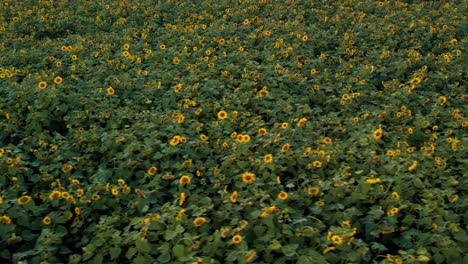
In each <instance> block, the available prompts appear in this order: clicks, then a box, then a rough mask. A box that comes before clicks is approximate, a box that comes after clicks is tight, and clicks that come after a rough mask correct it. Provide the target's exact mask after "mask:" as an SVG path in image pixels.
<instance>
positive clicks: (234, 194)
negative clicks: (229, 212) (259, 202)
mask: <svg viewBox="0 0 468 264" xmlns="http://www.w3.org/2000/svg"><path fill="white" fill-rule="evenodd" d="M237 196H238V193H237V191H234V192H233V193H232V194H231V196H230V197H229V201H230V202H231V203H235V202H237Z"/></svg>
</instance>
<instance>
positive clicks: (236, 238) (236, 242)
mask: <svg viewBox="0 0 468 264" xmlns="http://www.w3.org/2000/svg"><path fill="white" fill-rule="evenodd" d="M231 241H232V243H234V244H239V243H240V242H242V237H241V236H239V235H235V236H233V237H232V239H231Z"/></svg>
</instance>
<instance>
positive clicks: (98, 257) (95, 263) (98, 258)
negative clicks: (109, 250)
mask: <svg viewBox="0 0 468 264" xmlns="http://www.w3.org/2000/svg"><path fill="white" fill-rule="evenodd" d="M103 261H104V257H103V256H102V254H97V255H96V256H94V258H93V259H92V260H90V261H89V262H88V263H90V264H101V263H103Z"/></svg>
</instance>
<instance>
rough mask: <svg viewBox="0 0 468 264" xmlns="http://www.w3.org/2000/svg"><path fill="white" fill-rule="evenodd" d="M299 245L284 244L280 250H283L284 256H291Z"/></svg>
mask: <svg viewBox="0 0 468 264" xmlns="http://www.w3.org/2000/svg"><path fill="white" fill-rule="evenodd" d="M298 247H299V245H298V244H290V245H286V246H283V247H282V248H281V252H283V254H284V255H285V256H286V257H292V256H294V255H296V249H297V248H298Z"/></svg>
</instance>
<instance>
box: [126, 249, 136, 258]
mask: <svg viewBox="0 0 468 264" xmlns="http://www.w3.org/2000/svg"><path fill="white" fill-rule="evenodd" d="M135 253H137V249H136V248H134V247H131V248H129V249H128V250H127V253H125V257H127V258H128V259H131V258H132V257H133V255H135Z"/></svg>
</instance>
